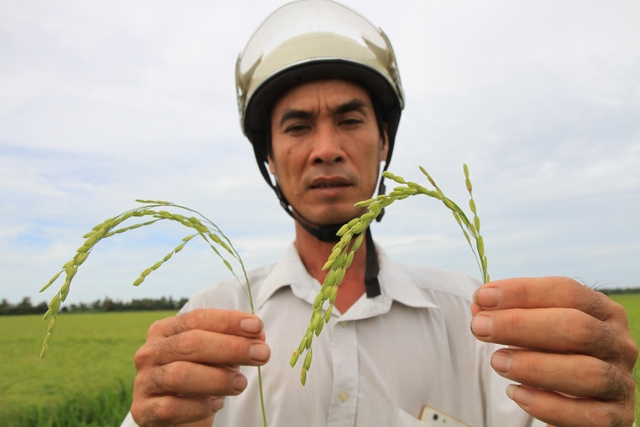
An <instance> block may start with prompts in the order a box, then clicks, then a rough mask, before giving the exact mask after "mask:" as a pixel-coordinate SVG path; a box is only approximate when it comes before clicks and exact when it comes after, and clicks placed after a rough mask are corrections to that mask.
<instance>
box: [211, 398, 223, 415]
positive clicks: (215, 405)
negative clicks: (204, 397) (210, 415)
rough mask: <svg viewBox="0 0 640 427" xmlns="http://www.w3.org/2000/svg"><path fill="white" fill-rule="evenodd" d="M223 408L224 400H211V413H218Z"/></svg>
mask: <svg viewBox="0 0 640 427" xmlns="http://www.w3.org/2000/svg"><path fill="white" fill-rule="evenodd" d="M223 407H224V399H221V398H219V397H212V398H211V412H218V411H219V410H220V409H222V408H223Z"/></svg>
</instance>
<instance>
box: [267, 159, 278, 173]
mask: <svg viewBox="0 0 640 427" xmlns="http://www.w3.org/2000/svg"><path fill="white" fill-rule="evenodd" d="M267 163H269V172H271V175H276V164H275V162H274V161H273V159H272V158H271V156H267Z"/></svg>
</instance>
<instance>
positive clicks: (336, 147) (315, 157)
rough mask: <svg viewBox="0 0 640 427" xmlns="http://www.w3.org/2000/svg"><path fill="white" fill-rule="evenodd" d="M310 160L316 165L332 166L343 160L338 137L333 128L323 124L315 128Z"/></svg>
mask: <svg viewBox="0 0 640 427" xmlns="http://www.w3.org/2000/svg"><path fill="white" fill-rule="evenodd" d="M311 160H312V162H313V163H316V164H320V163H326V164H332V163H339V162H341V161H343V160H344V151H343V150H342V144H341V141H340V135H339V133H338V132H337V131H336V129H335V128H334V127H333V126H331V125H328V124H323V125H321V126H318V127H317V129H316V134H315V136H314V146H313V152H312V156H311Z"/></svg>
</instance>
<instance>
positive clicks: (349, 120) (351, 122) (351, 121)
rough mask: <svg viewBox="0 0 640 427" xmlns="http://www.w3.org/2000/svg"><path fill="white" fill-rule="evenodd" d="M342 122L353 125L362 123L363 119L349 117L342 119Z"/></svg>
mask: <svg viewBox="0 0 640 427" xmlns="http://www.w3.org/2000/svg"><path fill="white" fill-rule="evenodd" d="M340 123H341V124H343V125H347V126H352V125H358V124H360V123H362V120H361V119H358V118H348V119H344V120H342V121H341V122H340Z"/></svg>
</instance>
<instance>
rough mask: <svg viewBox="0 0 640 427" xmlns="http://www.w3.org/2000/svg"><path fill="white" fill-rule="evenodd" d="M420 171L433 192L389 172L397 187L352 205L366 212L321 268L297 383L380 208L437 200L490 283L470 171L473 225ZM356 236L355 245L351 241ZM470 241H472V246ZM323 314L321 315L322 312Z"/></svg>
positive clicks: (302, 378)
mask: <svg viewBox="0 0 640 427" xmlns="http://www.w3.org/2000/svg"><path fill="white" fill-rule="evenodd" d="M420 170H421V171H422V173H423V174H424V175H425V176H426V177H427V180H428V181H429V184H431V186H432V187H433V189H429V188H427V187H424V186H422V185H420V184H418V183H416V182H412V181H406V180H405V179H404V178H403V177H401V176H398V175H395V174H393V173H391V172H388V171H386V172H384V173H383V176H384V177H385V178H387V179H391V180H393V181H394V182H396V183H397V184H400V186H398V187H395V188H393V190H392V191H391V192H389V194H382V195H379V196H377V197H375V198H371V199H368V200H363V201H361V202H358V203H356V204H355V205H354V206H356V207H361V208H365V207H366V208H367V210H368V212H366V213H364V214H362V215H361V216H360V217H359V218H354V219H352V220H351V221H349V222H348V223H347V224H345V225H343V226H342V227H341V228H340V229H339V230H338V233H337V235H338V236H341V238H340V241H339V242H338V243H336V245H335V246H334V247H333V250H332V252H331V255H330V256H329V258H328V260H327V262H326V263H325V264H324V266H323V268H322V269H323V270H329V271H328V272H327V275H326V276H325V279H324V282H323V284H322V287H321V289H320V292H319V293H318V295H317V297H316V299H315V301H314V304H313V310H312V312H311V320H310V321H309V326H308V327H307V331H306V332H305V334H304V336H303V338H302V340H301V342H300V345H299V346H298V348H297V349H295V350H294V352H293V354H292V356H291V360H290V361H289V364H290V365H291V367H294V366H295V365H296V364H297V363H298V360H299V358H300V356H302V354H303V353H306V355H305V358H304V363H303V366H302V370H301V372H300V382H301V383H302V385H304V384H305V383H306V380H307V371H308V370H309V368H310V367H311V351H312V350H311V345H312V343H313V336H314V335H315V336H316V337H318V336H319V335H320V333H321V331H322V328H323V326H324V324H325V323H329V320H330V319H331V313H332V311H333V305H334V303H335V300H336V297H337V294H338V287H339V286H340V283H342V280H343V278H344V276H345V274H346V271H347V269H348V268H349V266H350V265H351V261H352V260H353V256H354V253H355V251H357V250H358V248H359V247H360V245H361V244H362V241H363V239H364V232H365V230H366V229H367V227H369V225H371V222H372V221H373V220H375V219H376V218H377V217H378V215H380V213H381V212H382V209H383V208H386V207H388V206H390V205H391V204H393V203H395V202H396V201H397V200H403V199H406V198H408V197H411V196H416V195H419V194H423V195H425V196H428V197H431V198H434V199H436V200H440V201H441V202H442V204H444V205H445V206H446V208H447V209H449V210H450V211H451V213H452V214H453V217H454V218H455V220H456V222H457V223H458V225H459V226H460V229H461V230H462V233H463V235H464V237H465V239H466V240H467V243H468V244H469V247H470V248H471V251H472V252H473V255H474V257H475V259H476V263H477V264H478V268H479V269H480V275H481V277H482V281H483V283H487V282H488V281H489V280H490V276H489V273H488V270H487V264H488V261H487V256H486V254H485V251H484V240H483V238H482V235H481V234H480V218H479V217H478V214H477V209H476V204H475V200H474V199H473V186H472V184H471V180H470V178H469V168H468V167H467V165H466V164H465V165H463V171H464V177H465V186H466V188H467V191H468V193H469V207H470V209H471V212H472V213H473V222H471V221H470V220H469V218H468V217H467V215H466V214H465V212H464V211H463V210H462V209H461V208H460V206H458V205H457V204H456V203H455V202H453V201H452V200H451V199H449V198H448V197H446V196H445V194H444V192H443V191H442V190H441V189H440V187H438V186H437V185H436V182H435V181H434V179H433V178H432V177H431V175H429V173H428V172H427V170H426V169H425V168H423V167H422V166H420ZM354 236H357V237H356V240H355V242H353V243H352V239H353V237H354ZM472 240H473V241H474V242H475V247H474V244H473V243H472ZM323 311H325V313H324V315H323V314H322V312H323Z"/></svg>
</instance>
